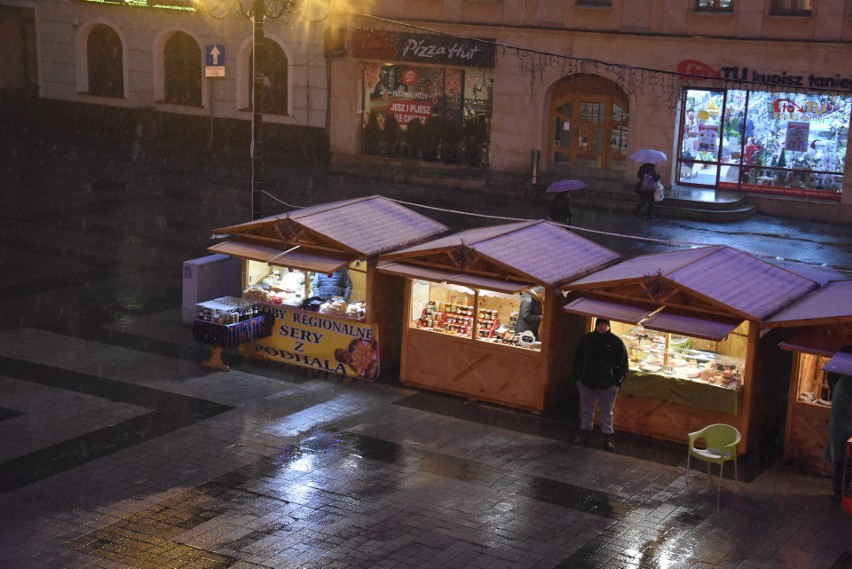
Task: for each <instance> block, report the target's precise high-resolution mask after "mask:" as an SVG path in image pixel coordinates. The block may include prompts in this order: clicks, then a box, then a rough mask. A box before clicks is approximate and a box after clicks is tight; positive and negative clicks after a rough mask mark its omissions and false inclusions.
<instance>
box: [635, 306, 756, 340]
mask: <svg viewBox="0 0 852 569" xmlns="http://www.w3.org/2000/svg"><path fill="white" fill-rule="evenodd" d="M740 324H742V320H735V319H732V318H710V317H704V318H695V317H693V316H686V315H684V314H676V313H673V312H668V311H666V310H665V309H663V310H662V311H661V312H658V313H657V314H654V315H652V316H649V317H648V318H647V319H646V320H645V321H644V322H643V323H642V325H643V326H645V327H646V328H650V329H651V330H660V331H661V332H672V333H674V334H684V335H686V336H693V337H695V338H704V339H706V340H714V341H719V340H722V339H724V338H725V337H727V336H728V334H730V333H731V332H733V331H734V330H736V328H737V326H739V325H740Z"/></svg>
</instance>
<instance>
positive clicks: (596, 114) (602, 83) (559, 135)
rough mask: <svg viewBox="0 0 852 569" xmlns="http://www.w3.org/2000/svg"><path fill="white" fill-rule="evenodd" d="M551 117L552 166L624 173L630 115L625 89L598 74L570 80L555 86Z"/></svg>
mask: <svg viewBox="0 0 852 569" xmlns="http://www.w3.org/2000/svg"><path fill="white" fill-rule="evenodd" d="M549 116H550V135H549V137H548V157H549V162H550V164H551V165H553V166H556V167H559V166H566V167H576V168H579V169H583V170H586V169H589V170H602V171H608V170H616V171H619V172H622V171H624V163H625V160H626V158H627V142H628V133H629V118H630V113H629V102H628V99H627V95H626V94H625V93H624V91H623V90H622V89H621V87H619V86H618V85H616V84H615V83H614V82H612V81H610V80H609V79H606V78H604V77H599V76H597V75H587V74H579V75H574V76H571V77H567V78H565V79H563V80H561V81H560V82H559V83H557V84H556V85H555V86H554V89H553V96H552V99H551V105H550V114H549Z"/></svg>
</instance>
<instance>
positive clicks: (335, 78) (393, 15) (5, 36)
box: [0, 0, 852, 221]
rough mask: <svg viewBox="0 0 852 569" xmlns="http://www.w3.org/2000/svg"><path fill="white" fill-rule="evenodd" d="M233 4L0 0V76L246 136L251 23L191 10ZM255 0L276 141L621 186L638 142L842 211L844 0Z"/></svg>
mask: <svg viewBox="0 0 852 569" xmlns="http://www.w3.org/2000/svg"><path fill="white" fill-rule="evenodd" d="M234 5H237V6H238V5H240V2H213V1H212V0H211V1H208V2H205V1H204V0H200V1H197V2H193V1H191V0H106V1H101V0H99V1H97V2H95V1H87V0H42V1H39V2H35V1H34V0H0V30H3V31H4V32H8V33H2V34H0V37H2V39H0V42H3V48H4V53H6V54H10V55H11V57H6V58H5V59H4V60H3V61H2V62H0V71H2V73H0V90H3V91H9V90H17V91H25V92H31V93H36V94H37V96H38V97H39V98H40V100H43V101H61V102H63V103H68V104H74V105H82V106H86V107H87V108H89V107H92V106H94V107H96V108H98V109H104V108H108V109H112V110H114V111H115V110H119V111H124V112H125V116H128V115H129V116H130V117H131V118H129V119H127V120H128V121H129V122H130V126H132V127H134V128H135V126H136V125H135V123H142V122H145V120H144V119H142V120H140V119H139V117H140V116H143V117H144V116H147V117H150V116H151V115H152V114H153V115H154V116H157V117H160V120H159V121H153V122H154V125H153V128H154V129H156V130H157V131H158V134H164V135H169V134H176V133H174V132H171V131H169V126H170V125H181V130H182V131H187V130H189V131H193V132H196V133H197V136H196V138H200V139H202V138H204V137H205V136H207V133H208V131H209V132H210V134H209V136H210V138H211V141H212V140H213V139H214V138H215V137H216V135H217V133H220V132H221V133H227V134H230V133H231V132H238V133H239V132H241V133H242V135H241V136H236V137H230V136H226V135H225V134H223V135H222V136H221V138H222V139H229V140H230V139H234V138H236V139H241V137H242V138H245V137H247V136H248V127H247V125H249V124H250V122H251V119H252V114H253V113H252V104H253V89H254V85H255V81H253V79H252V77H253V74H252V54H253V53H254V50H253V45H254V35H253V33H254V31H256V30H253V26H252V23H251V20H249V19H248V18H246V17H240V16H237V15H235V14H233V13H225V12H217V11H216V10H213V11H212V12H211V11H210V10H204V11H198V10H197V8H198V7H199V6H207V7H210V6H213V7H214V8H217V9H222V7H223V6H225V7H230V6H234ZM242 5H243V7H244V9H248V8H250V7H251V6H252V5H253V3H252V2H249V1H248V0H243V2H242ZM266 5H267V6H268V7H273V6H274V7H277V6H281V5H287V6H292V5H297V6H298V7H299V13H298V14H296V15H295V16H293V17H282V18H269V19H267V20H266V21H265V23H264V25H263V31H264V35H265V40H266V41H265V48H264V50H263V51H262V53H263V60H264V68H263V70H264V73H263V83H258V85H262V88H263V89H264V96H263V105H264V111H263V123H264V124H265V125H270V126H269V127H268V128H269V129H271V130H268V131H267V132H268V133H271V134H269V136H268V141H267V142H268V143H269V144H271V145H273V146H275V145H278V146H280V147H281V148H282V149H289V150H290V151H292V152H294V153H295V154H296V155H297V156H299V153H300V152H301V153H305V152H308V153H310V154H311V155H317V154H318V152H317V151H318V150H324V148H323V147H324V146H325V148H327V149H328V150H329V151H330V153H331V157H332V159H341V160H343V159H347V157H353V156H358V157H359V159H361V160H368V161H369V159H370V157H371V156H381V157H387V156H390V157H399V158H405V159H408V160H413V161H417V162H423V163H428V162H442V163H448V164H454V165H457V166H458V167H461V168H476V169H485V170H488V171H491V172H494V173H500V172H505V173H511V174H529V173H531V172H532V173H534V172H539V173H548V174H549V175H552V176H564V177H574V178H581V179H584V180H587V181H591V182H592V183H594V184H595V185H596V186H597V187H607V188H619V189H628V188H629V187H631V186H632V185H633V183H634V181H635V171H636V169H637V168H638V166H639V164H638V163H636V162H635V161H633V160H631V159H630V158H629V157H630V155H631V154H633V153H634V152H635V151H637V150H639V149H646V148H649V149H658V150H661V151H663V152H665V153H666V154H667V155H668V160H667V161H666V162H664V163H663V164H661V169H662V172H663V175H664V180H665V181H666V182H667V185H668V184H677V185H680V186H685V187H697V188H705V189H710V190H714V189H715V190H729V191H736V192H743V193H746V194H751V195H761V196H766V195H772V196H774V195H780V196H787V197H795V198H798V199H799V200H805V201H808V202H811V203H819V204H821V205H822V207H823V209H824V210H825V211H830V212H831V215H829V216H828V219H831V220H834V221H844V220H850V219H852V213H849V212H850V211H852V189H850V188H852V170H850V167H849V165H848V163H847V160H846V154H847V149H848V143H849V122H850V113H852V73H849V71H848V66H846V65H845V64H844V62H845V60H846V58H847V57H848V56H849V53H850V47H852V0H821V1H818V2H817V1H815V0H758V1H750V2H745V1H743V0H688V1H687V2H684V1H682V0H650V1H639V0H373V1H371V2H369V3H366V2H354V1H352V0H302V2H284V3H280V2H272V1H271V0H267V2H266ZM162 117H168V120H163V119H162ZM148 122H149V123H150V122H152V121H150V120H149V121H148ZM214 127H215V128H214ZM306 149H310V150H309V151H307V150H306ZM319 154H323V153H322V152H319ZM323 155H325V154H323ZM844 190H845V191H844ZM782 207H785V206H782ZM789 207H793V208H796V207H798V206H796V205H791V206H789ZM826 208H828V209H826Z"/></svg>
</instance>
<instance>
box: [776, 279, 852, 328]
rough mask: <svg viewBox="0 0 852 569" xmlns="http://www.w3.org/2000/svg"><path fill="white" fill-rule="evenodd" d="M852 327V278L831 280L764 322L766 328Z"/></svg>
mask: <svg viewBox="0 0 852 569" xmlns="http://www.w3.org/2000/svg"><path fill="white" fill-rule="evenodd" d="M827 324H828V325H830V324H841V325H844V324H852V279H847V280H841V281H831V282H829V283H827V284H826V285H825V286H823V287H822V288H818V289H817V290H815V291H813V292H812V293H810V294H808V295H806V296H804V297H802V298H800V299H799V300H798V301H796V302H795V303H794V304H791V305H790V306H788V307H787V308H785V309H783V310H781V311H780V312H778V313H777V314H775V315H773V316H772V317H771V318H769V319H767V320H766V322H765V323H764V325H765V326H769V327H774V326H784V327H792V326H820V325H827Z"/></svg>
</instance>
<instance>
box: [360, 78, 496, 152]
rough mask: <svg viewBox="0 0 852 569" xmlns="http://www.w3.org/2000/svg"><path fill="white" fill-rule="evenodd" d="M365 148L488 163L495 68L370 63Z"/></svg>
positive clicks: (363, 133) (363, 127) (363, 134)
mask: <svg viewBox="0 0 852 569" xmlns="http://www.w3.org/2000/svg"><path fill="white" fill-rule="evenodd" d="M363 86H364V96H363V101H364V108H363V115H362V123H361V151H362V152H364V153H365V154H376V155H384V156H405V157H407V158H412V159H418V160H426V161H441V162H445V163H449V164H464V165H466V166H472V167H480V166H486V165H487V164H488V143H489V132H490V126H491V99H492V94H493V76H492V72H491V71H490V70H489V69H474V68H470V69H456V68H436V67H415V66H410V65H381V64H378V63H365V64H364V70H363Z"/></svg>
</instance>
